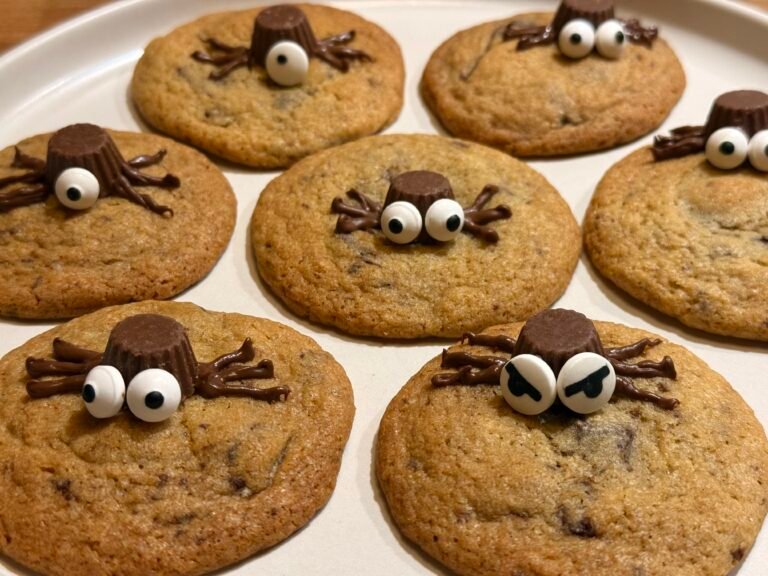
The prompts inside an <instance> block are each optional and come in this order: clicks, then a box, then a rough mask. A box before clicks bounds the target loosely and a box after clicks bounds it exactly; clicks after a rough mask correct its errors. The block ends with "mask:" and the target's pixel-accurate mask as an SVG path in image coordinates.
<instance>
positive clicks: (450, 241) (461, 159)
mask: <svg viewBox="0 0 768 576" xmlns="http://www.w3.org/2000/svg"><path fill="white" fill-rule="evenodd" d="M251 238H252V244H253V250H254V254H255V257H256V265H257V268H258V271H259V274H260V275H261V277H262V278H263V279H264V281H265V282H266V283H267V284H268V285H269V286H270V287H271V288H272V289H273V290H274V291H275V293H277V295H278V296H280V298H281V299H282V300H283V301H284V302H285V304H286V305H287V306H288V307H289V308H290V309H291V310H293V311H294V312H295V313H297V314H299V315H300V316H304V317H308V318H310V319H311V320H314V321H316V322H320V323H323V324H329V325H332V326H336V327H337V328H339V329H341V330H343V331H345V332H349V333H352V334H360V335H368V336H379V337H385V338H422V337H428V336H441V337H455V336H459V335H460V334H461V333H462V332H464V331H466V330H480V329H482V328H483V327H485V326H489V325H491V324H494V323H497V322H499V321H504V320H515V319H520V318H525V317H527V316H529V315H531V314H533V313H534V312H536V311H538V310H541V309H544V308H546V307H547V306H549V305H550V304H551V303H552V302H553V301H554V300H556V299H557V298H558V297H559V296H560V294H562V292H563V291H564V290H565V288H566V286H567V285H568V282H569V281H570V278H571V274H572V273H573V269H574V267H575V266H576V262H577V260H578V257H579V253H580V251H581V243H580V239H579V228H578V225H577V224H576V221H575V220H574V218H573V215H572V214H571V211H570V209H569V208H568V206H567V205H566V203H565V201H564V200H563V199H562V198H561V197H560V195H559V194H558V193H557V191H556V190H555V189H554V188H552V186H551V185H550V184H549V183H548V182H547V181H546V180H545V179H544V178H543V177H542V176H541V175H540V174H539V173H537V172H535V171H534V170H532V169H531V168H529V167H528V166H526V165H525V164H523V163H522V162H519V161H518V160H515V159H513V158H510V157H509V156H507V155H505V154H503V153H501V152H498V151H496V150H492V149H490V148H485V147H483V146H479V145H476V144H469V143H466V142H462V141H458V140H451V139H448V138H443V137H440V136H427V135H392V136H374V137H371V138H366V139H363V140H360V141H358V142H353V143H350V144H345V145H343V146H339V147H337V148H334V149H332V150H326V151H324V152H321V153H319V154H316V155H314V156H312V157H310V158H306V159H305V160H302V161H301V162H300V163H298V164H296V165H295V166H293V167H292V168H291V169H289V170H288V171H287V172H285V173H284V174H283V175H281V176H280V177H278V178H276V179H275V180H273V181H272V182H271V183H270V184H269V186H267V188H266V189H265V190H264V192H262V194H261V196H260V198H259V201H258V204H257V205H256V209H255V211H254V213H253V219H252V221H251Z"/></svg>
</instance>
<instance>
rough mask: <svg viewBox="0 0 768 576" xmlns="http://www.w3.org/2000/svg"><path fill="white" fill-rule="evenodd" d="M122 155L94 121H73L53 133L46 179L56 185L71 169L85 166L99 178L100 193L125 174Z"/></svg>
mask: <svg viewBox="0 0 768 576" xmlns="http://www.w3.org/2000/svg"><path fill="white" fill-rule="evenodd" d="M123 164H124V160H123V157H122V156H121V154H120V151H119V150H118V149H117V146H116V145H115V143H114V141H113V140H112V137H111V136H110V135H109V134H108V133H107V131H106V130H104V129H103V128H100V127H99V126H94V125H93V124H72V125H71V126H67V127H66V128H62V129H61V130H59V131H58V132H56V133H55V134H54V135H53V136H51V139H50V141H49V142H48V159H47V161H46V165H45V171H46V178H47V180H48V182H50V183H51V184H54V183H55V182H56V178H57V177H58V176H59V175H60V174H61V173H62V172H63V171H64V170H66V169H68V168H74V167H76V168H85V169H86V170H88V171H89V172H91V173H92V174H93V175H94V176H96V179H97V180H98V181H99V186H100V192H99V196H102V197H103V196H105V195H106V194H107V193H108V190H109V187H110V185H111V183H112V182H115V180H117V178H118V177H119V176H120V174H121V173H122V169H123V168H122V167H123Z"/></svg>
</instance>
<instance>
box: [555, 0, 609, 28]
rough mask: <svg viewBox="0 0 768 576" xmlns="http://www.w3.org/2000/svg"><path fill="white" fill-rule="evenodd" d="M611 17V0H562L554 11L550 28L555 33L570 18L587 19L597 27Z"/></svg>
mask: <svg viewBox="0 0 768 576" xmlns="http://www.w3.org/2000/svg"><path fill="white" fill-rule="evenodd" d="M613 18H614V2H613V0H563V1H562V2H561V3H560V6H559V7H558V9H557V12H556V13H555V18H554V20H553V21H552V28H553V30H554V33H555V35H557V34H560V30H562V28H563V26H565V25H566V24H567V23H568V22H570V21H571V20H576V19H583V20H588V21H589V22H591V23H592V25H593V26H595V28H597V27H598V26H599V25H600V24H602V23H603V22H605V21H606V20H611V19H613Z"/></svg>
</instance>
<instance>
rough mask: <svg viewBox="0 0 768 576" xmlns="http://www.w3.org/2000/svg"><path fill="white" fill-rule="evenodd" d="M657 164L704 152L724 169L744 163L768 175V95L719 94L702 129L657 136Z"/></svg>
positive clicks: (751, 92) (684, 128)
mask: <svg viewBox="0 0 768 576" xmlns="http://www.w3.org/2000/svg"><path fill="white" fill-rule="evenodd" d="M652 151H653V157H654V159H655V160H657V161H661V160H668V159H671V158H680V157H683V156H688V155H690V154H697V153H699V152H704V153H705V154H706V157H707V160H709V163H710V164H712V165H713V166H714V167H716V168H720V169H721V170H733V169H735V168H738V167H740V166H742V165H743V164H744V163H745V161H747V160H749V163H750V164H751V165H752V167H753V168H755V169H756V170H759V171H761V172H768V94H765V93H763V92H758V91H756V90H737V91H734V92H726V93H725V94H722V95H720V96H719V97H718V98H717V99H716V100H715V102H714V103H713V104H712V108H711V110H710V112H709V117H708V118H707V123H706V124H704V125H703V126H682V127H680V128H675V129H674V130H672V132H671V134H670V135H669V136H656V138H655V140H654V143H653V149H652Z"/></svg>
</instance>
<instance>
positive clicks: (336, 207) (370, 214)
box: [331, 190, 381, 234]
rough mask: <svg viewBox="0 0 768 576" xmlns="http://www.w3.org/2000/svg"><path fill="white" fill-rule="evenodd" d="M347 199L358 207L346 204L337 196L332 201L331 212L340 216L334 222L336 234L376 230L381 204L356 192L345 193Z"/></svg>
mask: <svg viewBox="0 0 768 576" xmlns="http://www.w3.org/2000/svg"><path fill="white" fill-rule="evenodd" d="M347 197H349V198H350V199H351V200H354V201H356V202H357V203H358V204H360V206H353V205H351V204H347V203H346V202H344V200H343V199H342V198H340V197H338V196H337V197H336V198H334V199H333V202H332V203H331V212H333V213H334V214H340V216H339V218H338V220H337V221H336V232H337V233H338V234H349V233H351V232H355V231H357V230H372V229H374V228H378V226H379V216H380V214H381V204H380V203H379V202H376V201H375V200H373V199H372V198H369V197H368V196H366V195H365V194H363V193H362V192H358V191H357V190H349V191H347Z"/></svg>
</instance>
